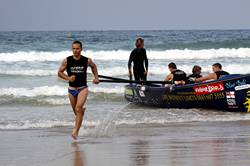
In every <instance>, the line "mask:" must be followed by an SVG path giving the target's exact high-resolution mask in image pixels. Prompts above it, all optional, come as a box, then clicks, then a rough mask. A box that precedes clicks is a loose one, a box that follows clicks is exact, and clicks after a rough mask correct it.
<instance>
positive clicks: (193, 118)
mask: <svg viewBox="0 0 250 166" xmlns="http://www.w3.org/2000/svg"><path fill="white" fill-rule="evenodd" d="M166 111H168V110H167V109H166ZM182 111H185V110H182ZM187 111H188V110H187ZM201 112H202V111H201ZM169 116H170V117H159V116H157V117H141V118H140V119H119V118H116V119H111V120H113V122H114V123H113V124H112V125H114V126H113V127H116V128H117V127H118V128H119V126H120V127H123V128H124V127H128V128H130V127H136V126H140V127H141V126H145V127H150V126H165V125H168V124H170V123H186V122H234V121H242V120H250V115H249V114H246V115H244V116H243V115H242V114H240V113H225V114H221V115H218V114H216V115H213V112H211V115H199V114H197V115H189V116H186V117H185V116H178V115H176V116H171V115H169ZM2 122H3V120H2ZM103 123H104V122H103V121H102V120H100V119H92V120H89V119H87V120H85V121H84V122H83V127H84V128H85V129H82V131H81V134H80V135H93V134H97V135H99V133H96V132H100V131H99V128H98V129H96V128H95V127H100V126H101V125H103ZM73 125H74V123H73V121H67V120H58V119H55V120H21V121H14V122H13V121H6V122H5V123H1V124H0V129H7V130H8V129H32V128H54V127H67V126H73ZM93 132H94V133H93Z"/></svg>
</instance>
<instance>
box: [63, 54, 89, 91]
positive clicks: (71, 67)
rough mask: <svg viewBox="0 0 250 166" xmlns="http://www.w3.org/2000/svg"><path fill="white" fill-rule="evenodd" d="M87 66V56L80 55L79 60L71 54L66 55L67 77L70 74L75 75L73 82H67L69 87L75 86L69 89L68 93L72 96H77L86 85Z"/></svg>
mask: <svg viewBox="0 0 250 166" xmlns="http://www.w3.org/2000/svg"><path fill="white" fill-rule="evenodd" d="M87 67H88V58H87V57H84V56H82V55H81V57H80V59H79V60H75V59H74V58H73V56H69V57H67V67H66V71H67V74H68V76H69V77H70V76H72V75H74V76H75V77H76V78H75V81H74V82H69V86H70V87H73V88H76V89H74V90H72V89H69V93H71V94H72V95H73V96H77V95H78V94H79V93H80V91H81V90H83V89H84V88H86V87H87Z"/></svg>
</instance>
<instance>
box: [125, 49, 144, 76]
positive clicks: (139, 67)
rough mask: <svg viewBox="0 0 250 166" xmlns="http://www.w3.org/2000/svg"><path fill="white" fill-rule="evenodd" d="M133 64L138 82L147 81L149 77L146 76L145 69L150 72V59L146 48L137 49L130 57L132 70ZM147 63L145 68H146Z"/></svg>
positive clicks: (129, 64)
mask: <svg viewBox="0 0 250 166" xmlns="http://www.w3.org/2000/svg"><path fill="white" fill-rule="evenodd" d="M132 62H133V73H134V78H135V80H136V81H140V80H143V81H146V80H147V75H145V74H144V72H145V68H146V70H148V58H147V54H146V50H145V49H144V48H135V49H134V50H133V51H132V52H131V54H130V57H129V61H128V68H129V69H130V68H131V63H132ZM144 63H145V67H144Z"/></svg>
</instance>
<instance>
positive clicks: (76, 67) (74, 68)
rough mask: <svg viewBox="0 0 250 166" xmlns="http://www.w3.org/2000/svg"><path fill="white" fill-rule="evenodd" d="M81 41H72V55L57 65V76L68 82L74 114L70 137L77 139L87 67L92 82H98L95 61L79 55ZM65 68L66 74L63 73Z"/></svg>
mask: <svg viewBox="0 0 250 166" xmlns="http://www.w3.org/2000/svg"><path fill="white" fill-rule="evenodd" d="M81 51H82V43H81V42H80V41H74V42H73V43H72V52H73V55H72V56H69V57H67V58H65V59H64V60H63V62H62V64H61V66H60V67H59V70H58V77H60V78H62V79H64V80H66V81H68V82H69V88H68V92H69V100H70V103H71V106H72V109H73V111H74V114H75V127H74V129H73V131H72V134H71V136H72V138H73V139H77V136H78V132H79V130H80V128H81V125H82V120H83V116H84V112H85V102H86V100H87V96H88V86H87V68H88V66H89V67H91V70H92V73H93V75H94V79H93V83H94V84H98V83H99V78H98V72H97V67H96V65H95V63H94V62H93V61H92V60H91V59H90V58H87V57H85V56H82V55H81ZM65 70H66V72H67V75H66V74H65V73H64V71H65Z"/></svg>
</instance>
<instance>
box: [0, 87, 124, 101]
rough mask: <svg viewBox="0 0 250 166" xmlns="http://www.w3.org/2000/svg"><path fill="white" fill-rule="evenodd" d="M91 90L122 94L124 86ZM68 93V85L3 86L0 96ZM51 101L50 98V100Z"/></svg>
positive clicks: (90, 89) (64, 94)
mask: <svg viewBox="0 0 250 166" xmlns="http://www.w3.org/2000/svg"><path fill="white" fill-rule="evenodd" d="M89 91H90V92H94V93H108V94H110V93H117V94H121V93H123V91H124V88H123V86H115V87H112V88H110V87H97V86H96V87H90V88H89ZM67 94H68V91H67V88H66V87H61V86H57V85H55V86H41V87H33V88H1V89H0V96H3V95H6V96H14V97H17V98H18V97H37V96H66V95H67ZM48 101H49V100H48Z"/></svg>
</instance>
